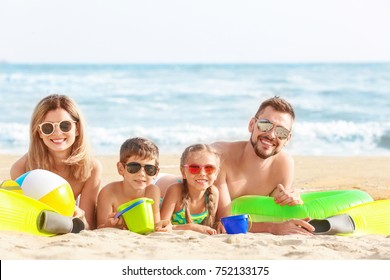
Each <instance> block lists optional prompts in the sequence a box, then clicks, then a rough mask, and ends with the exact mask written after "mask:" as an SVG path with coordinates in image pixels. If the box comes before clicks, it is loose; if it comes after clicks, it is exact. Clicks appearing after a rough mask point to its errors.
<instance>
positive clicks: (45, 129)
mask: <svg viewBox="0 0 390 280" xmlns="http://www.w3.org/2000/svg"><path fill="white" fill-rule="evenodd" d="M73 123H77V122H76V121H61V122H57V123H56V122H44V123H41V124H40V125H39V129H40V130H41V132H42V134H44V135H46V136H49V135H52V134H53V133H54V130H55V127H56V126H58V127H59V128H60V130H61V131H62V132H69V131H70V130H71V129H72V124H73Z"/></svg>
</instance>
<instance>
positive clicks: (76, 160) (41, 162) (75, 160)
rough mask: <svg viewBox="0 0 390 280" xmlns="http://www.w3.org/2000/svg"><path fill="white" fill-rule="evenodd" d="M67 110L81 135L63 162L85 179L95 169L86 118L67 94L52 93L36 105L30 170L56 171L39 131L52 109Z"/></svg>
mask: <svg viewBox="0 0 390 280" xmlns="http://www.w3.org/2000/svg"><path fill="white" fill-rule="evenodd" d="M56 109H64V110H65V111H67V112H68V113H69V115H70V116H71V118H72V119H73V120H74V121H76V122H77V123H76V125H77V126H78V130H79V134H78V136H76V139H75V142H74V143H73V145H72V150H71V153H70V155H69V157H68V158H67V159H65V160H64V163H65V164H66V165H68V166H69V168H70V174H71V176H73V177H74V178H75V179H77V180H81V181H86V180H87V179H88V178H89V177H90V175H91V170H92V164H93V163H92V157H91V155H90V147H89V144H88V141H87V137H86V130H85V120H84V117H83V116H82V114H81V111H80V110H79V108H78V106H77V104H76V102H75V101H74V100H73V99H72V98H70V97H68V96H66V95H59V94H52V95H49V96H47V97H45V98H43V99H42V100H41V101H40V102H39V103H38V104H37V106H36V107H35V109H34V112H33V114H32V117H31V123H30V147H29V150H28V158H27V166H26V169H27V170H32V169H38V168H40V169H46V170H50V171H53V170H52V169H53V166H54V159H53V158H52V157H51V156H50V153H49V151H48V148H47V146H46V145H45V143H44V142H43V141H42V139H41V137H40V134H39V124H41V123H42V122H43V120H44V118H45V116H46V114H47V113H48V112H49V111H53V110H56Z"/></svg>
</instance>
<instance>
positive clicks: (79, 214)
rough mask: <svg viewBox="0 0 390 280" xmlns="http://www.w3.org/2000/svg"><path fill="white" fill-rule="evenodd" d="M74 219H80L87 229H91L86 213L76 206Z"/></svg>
mask: <svg viewBox="0 0 390 280" xmlns="http://www.w3.org/2000/svg"><path fill="white" fill-rule="evenodd" d="M73 217H74V218H79V219H80V220H81V221H82V222H83V223H84V225H85V229H89V224H88V222H87V219H86V218H85V211H84V210H83V209H81V208H80V207H78V206H77V205H76V207H75V209H74V213H73Z"/></svg>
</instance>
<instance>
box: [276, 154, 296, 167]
mask: <svg viewBox="0 0 390 280" xmlns="http://www.w3.org/2000/svg"><path fill="white" fill-rule="evenodd" d="M274 164H278V165H293V164H294V159H293V157H292V156H291V155H290V154H289V153H287V152H285V151H281V152H280V153H278V154H277V155H276V156H275V158H274Z"/></svg>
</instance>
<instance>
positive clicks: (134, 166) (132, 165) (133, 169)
mask: <svg viewBox="0 0 390 280" xmlns="http://www.w3.org/2000/svg"><path fill="white" fill-rule="evenodd" d="M124 166H126V169H127V172H129V173H130V174H135V173H137V172H138V171H140V170H141V168H142V167H143V168H144V170H145V173H146V174H147V175H148V176H154V175H156V173H157V170H158V168H157V167H156V166H154V165H151V164H145V165H141V164H140V163H138V162H129V163H127V164H124Z"/></svg>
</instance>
